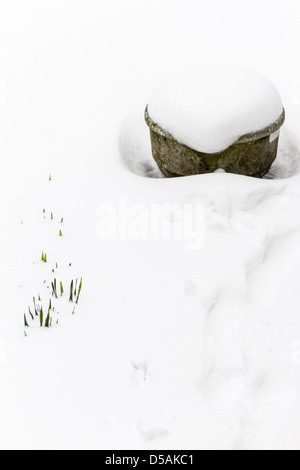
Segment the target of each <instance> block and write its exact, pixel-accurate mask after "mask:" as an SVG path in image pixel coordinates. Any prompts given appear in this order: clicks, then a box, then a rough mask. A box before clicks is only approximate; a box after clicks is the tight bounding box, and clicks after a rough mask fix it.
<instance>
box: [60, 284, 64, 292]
mask: <svg viewBox="0 0 300 470" xmlns="http://www.w3.org/2000/svg"><path fill="white" fill-rule="evenodd" d="M63 293H64V286H63V283H62V282H60V295H63Z"/></svg>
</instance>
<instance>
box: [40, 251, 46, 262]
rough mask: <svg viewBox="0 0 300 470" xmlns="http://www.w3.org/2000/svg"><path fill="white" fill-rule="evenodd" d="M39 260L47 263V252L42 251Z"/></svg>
mask: <svg viewBox="0 0 300 470" xmlns="http://www.w3.org/2000/svg"><path fill="white" fill-rule="evenodd" d="M41 261H43V262H44V263H47V253H44V252H42V257H41Z"/></svg>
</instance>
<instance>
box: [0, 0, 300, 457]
mask: <svg viewBox="0 0 300 470" xmlns="http://www.w3.org/2000/svg"><path fill="white" fill-rule="evenodd" d="M298 18H299V2H296V1H293V0H285V1H284V2H283V1H279V0H277V1H275V2H274V0H272V2H271V1H269V0H264V1H262V0H260V1H259V2H258V0H257V1H256V0H255V1H254V2H252V3H251V8H248V9H247V14H245V4H244V3H242V2H238V1H234V0H228V1H227V2H223V1H221V0H214V1H211V2H204V1H199V0H189V1H187V2H184V3H183V2H182V1H181V0H163V1H162V0H160V1H158V0H153V1H152V2H148V1H146V0H113V1H110V2H99V1H98V0H97V1H96V0H87V1H85V2H82V1H81V0H72V1H71V0H65V1H64V2H61V1H60V0H51V1H50V0H49V1H48V0H45V1H43V2H41V1H40V0H27V1H26V2H24V1H21V0H13V1H11V2H1V5H0V39H1V40H0V56H1V61H0V63H1V74H0V103H1V112H0V155H1V170H2V171H1V173H0V195H1V203H0V217H1V231H0V259H1V270H0V282H1V292H2V295H1V297H0V379H1V388H0V447H1V448H3V449H19V448H20V449H66V448H67V449H146V450H147V449H157V450H159V449H180V450H182V449H191V448H195V449H217V450H221V449H225V450H227V449H229V450H235V449H239V450H248V449H249V450H254V449H255V450H256V449H271V450H277V449H279V450H281V449H282V450H288V449H295V450H299V448H300V446H299V442H300V439H299V436H300V360H299V359H300V347H299V341H300V316H299V304H300V293H299V275H300V261H299V260H300V243H299V240H300V237H299V234H300V214H299V203H300V189H299V188H300V181H299V180H300V173H299V170H300V166H299V165H300V156H299V148H300V140H299V133H298V129H299V119H300V109H299V80H300V78H299V77H300V68H299V63H298V62H297V61H296V60H295V57H298V56H299V53H300V50H299V49H300V46H299V45H300V37H299V35H300V31H299V25H298ZM270 44H271V45H272V47H270ZM223 62H224V63H235V64H238V65H241V66H245V67H248V68H250V69H253V70H258V71H260V72H261V73H262V74H263V75H264V76H268V77H270V78H271V79H272V82H274V84H275V86H276V88H277V89H278V90H279V91H280V94H281V96H282V101H283V103H284V106H285V108H286V114H287V120H286V124H285V126H284V128H283V130H282V133H281V140H280V151H279V158H278V160H277V161H276V163H275V164H274V166H273V167H272V169H271V171H270V172H269V174H268V175H267V178H266V179H263V180H257V179H252V178H246V177H243V176H238V175H230V174H224V173H216V174H211V175H200V176H193V177H189V178H178V179H177V178H175V179H170V180H169V179H166V178H163V177H162V175H161V174H160V172H159V171H158V170H157V168H156V166H155V163H154V162H153V159H152V157H151V148H150V139H149V130H148V128H147V126H146V124H145V123H144V109H145V106H146V104H147V101H148V99H149V96H151V94H152V93H153V92H154V91H155V89H157V87H158V85H159V83H161V82H162V81H163V80H164V79H165V78H166V77H168V76H171V75H173V74H174V73H175V72H176V71H178V70H181V69H188V68H190V67H192V66H194V65H195V64H196V65H197V63H223ZM49 174H51V175H52V181H49ZM124 198H125V199H126V200H127V204H128V207H129V208H131V211H130V213H129V215H128V217H130V227H129V228H130V229H131V231H132V232H133V228H134V226H135V228H136V230H137V229H138V227H137V224H136V221H137V220H138V218H137V215H136V214H135V213H134V210H135V211H138V209H139V210H140V213H141V208H142V207H143V208H144V209H145V212H146V215H147V214H148V213H150V211H149V208H151V207H152V205H153V204H156V205H157V206H159V207H160V206H162V205H166V204H170V205H174V204H176V206H177V209H175V210H174V208H173V209H172V208H171V207H170V212H169V214H168V212H165V213H164V220H165V223H166V224H169V226H170V228H173V227H174V226H175V225H176V224H175V222H176V220H177V219H179V220H180V207H181V208H183V207H184V206H186V207H190V208H191V207H192V208H195V207H197V206H198V205H200V206H201V207H203V209H204V222H203V226H202V228H203V230H204V245H203V249H202V250H193V251H191V250H188V249H187V240H185V239H176V238H171V239H169V240H167V239H164V240H163V239H159V240H157V239H155V238H154V237H149V238H148V239H135V240H131V239H128V238H127V239H126V237H125V238H123V239H121V240H119V239H116V240H114V239H111V240H100V239H99V238H98V235H97V234H98V226H99V223H101V217H99V215H98V214H99V207H100V208H101V207H102V208H103V206H104V207H111V208H113V209H115V208H118V206H119V204H120V200H123V199H124ZM137 205H138V206H137ZM43 209H45V210H46V215H45V217H46V218H45V219H44V215H43ZM133 209H134V210H133ZM51 212H52V213H53V216H54V218H53V220H51V216H50V215H51ZM137 213H138V212H137ZM123 215H124V214H123ZM62 217H63V218H64V222H63V224H61V218H62ZM21 221H22V223H21ZM125 221H126V217H125ZM60 228H62V232H63V237H59V236H58V233H59V230H60ZM42 251H44V252H46V253H47V257H48V263H47V264H45V263H42V262H41V261H40V258H41V253H42ZM56 262H57V263H58V268H56ZM70 262H71V263H72V266H69V264H70ZM52 269H54V270H55V273H52ZM53 275H55V276H56V277H57V279H58V280H62V281H63V282H64V285H66V286H68V283H69V282H70V280H71V279H75V278H79V277H81V276H82V277H83V289H82V294H81V300H80V302H79V303H78V307H77V309H76V312H75V315H72V308H73V304H69V302H68V298H67V296H64V297H63V298H59V299H58V300H57V301H55V300H54V303H55V306H56V308H57V310H58V311H59V323H58V325H56V324H55V325H53V327H52V328H50V329H49V330H48V329H46V328H42V329H41V328H39V327H38V325H37V324H36V325H35V324H33V325H31V327H30V328H27V329H26V334H27V337H25V335H24V325H23V316H24V313H25V312H27V308H28V305H29V304H31V303H32V297H33V296H34V295H35V296H37V295H38V293H40V295H41V298H42V302H43V304H44V305H45V306H46V305H47V301H48V298H49V291H48V289H47V284H46V286H45V285H44V281H45V280H46V281H51V280H53Z"/></svg>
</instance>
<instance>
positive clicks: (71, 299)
mask: <svg viewBox="0 0 300 470" xmlns="http://www.w3.org/2000/svg"><path fill="white" fill-rule="evenodd" d="M73 288H74V281H73V280H72V282H71V285H70V302H73Z"/></svg>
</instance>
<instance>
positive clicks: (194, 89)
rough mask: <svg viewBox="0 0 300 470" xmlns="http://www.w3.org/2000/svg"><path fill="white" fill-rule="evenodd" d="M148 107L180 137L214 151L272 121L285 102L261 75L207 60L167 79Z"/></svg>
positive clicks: (198, 147)
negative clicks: (199, 65) (204, 64)
mask: <svg viewBox="0 0 300 470" xmlns="http://www.w3.org/2000/svg"><path fill="white" fill-rule="evenodd" d="M148 112H149V115H150V117H151V119H152V120H153V121H154V122H155V123H156V124H158V125H159V126H160V127H162V129H164V130H165V131H167V132H169V133H170V134H171V135H172V136H173V137H174V138H175V139H176V140H178V142H180V143H182V144H185V145H187V146H188V147H190V148H193V149H194V150H197V151H199V152H204V153H217V152H221V151H223V150H226V149H227V148H228V147H230V146H231V145H232V144H234V143H235V142H236V141H237V140H238V139H239V138H240V137H242V136H245V135H247V134H250V133H253V132H257V131H260V130H263V129H266V128H267V127H268V126H270V125H272V124H274V123H275V122H276V121H277V120H278V119H279V118H280V116H281V114H282V112H283V106H282V102H281V98H280V95H279V93H278V91H277V90H276V88H275V87H274V85H273V84H272V83H271V82H270V81H269V80H267V79H266V78H265V77H263V76H262V75H260V74H258V73H256V72H253V71H251V70H247V69H245V68H242V67H236V66H230V65H210V66H208V65H206V66H201V67H196V68H191V69H188V70H184V71H181V72H179V73H177V74H176V75H175V76H173V77H171V78H169V79H168V80H166V81H165V82H164V83H163V84H162V85H160V87H159V88H158V90H157V91H156V92H155V94H154V95H153V96H152V98H151V99H150V102H149V106H148Z"/></svg>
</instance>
